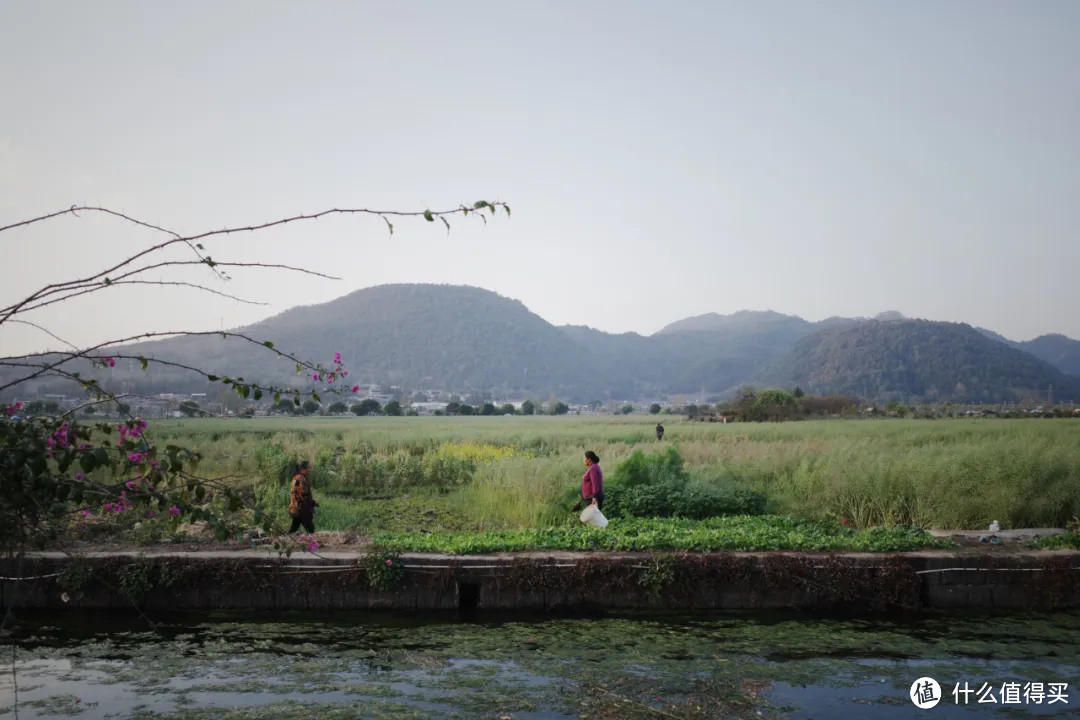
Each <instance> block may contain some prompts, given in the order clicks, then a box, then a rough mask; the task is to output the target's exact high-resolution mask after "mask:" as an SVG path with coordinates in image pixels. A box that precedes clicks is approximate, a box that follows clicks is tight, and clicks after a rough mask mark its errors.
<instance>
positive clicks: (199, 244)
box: [195, 243, 203, 250]
mask: <svg viewBox="0 0 1080 720" xmlns="http://www.w3.org/2000/svg"><path fill="white" fill-rule="evenodd" d="M195 248H196V249H197V250H202V249H203V245H202V243H195Z"/></svg>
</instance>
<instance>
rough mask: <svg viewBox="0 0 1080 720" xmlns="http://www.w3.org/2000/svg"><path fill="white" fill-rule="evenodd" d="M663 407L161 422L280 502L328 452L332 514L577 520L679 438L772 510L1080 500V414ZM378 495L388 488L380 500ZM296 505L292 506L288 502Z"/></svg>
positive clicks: (1048, 521)
mask: <svg viewBox="0 0 1080 720" xmlns="http://www.w3.org/2000/svg"><path fill="white" fill-rule="evenodd" d="M655 421H656V419H655V418H641V417H625V418H623V417H619V418H611V417H573V416H570V417H556V418H551V417H532V418H530V417H489V418H469V417H456V418H374V417H372V418H306V419H295V418H288V419H286V418H281V419H276V418H274V419H253V420H181V421H166V422H159V423H155V432H156V434H157V437H159V438H160V439H162V440H165V441H167V442H170V443H176V444H180V445H185V446H188V447H193V448H196V449H198V450H200V451H201V452H202V453H203V455H204V461H203V464H202V469H203V471H204V472H206V473H207V474H231V475H234V476H236V477H237V479H236V480H235V482H236V483H238V484H240V485H242V486H244V487H245V488H249V489H251V490H252V491H255V490H256V488H261V490H260V492H261V493H262V495H263V496H264V497H265V498H267V499H268V500H271V502H270V503H269V505H268V506H271V507H281V506H282V505H283V503H281V502H280V500H279V497H280V496H279V493H280V492H281V490H280V487H281V484H282V483H283V482H284V481H285V477H286V476H287V474H288V466H289V463H290V462H292V461H294V460H296V459H299V458H309V459H312V460H313V461H314V463H315V467H316V470H315V474H314V475H313V479H314V486H315V492H316V495H317V497H318V498H319V502H320V509H319V513H320V514H319V519H318V523H319V526H320V527H322V528H324V529H358V530H360V531H363V532H381V531H393V530H402V529H412V528H416V529H428V530H457V529H468V530H504V529H505V530H511V529H520V528H530V527H541V526H551V525H556V526H558V525H562V524H570V523H572V522H573V519H572V516H571V515H570V514H569V513H568V512H567V502H566V498H568V497H569V496H570V495H571V494H572V488H573V487H574V486H575V485H576V484H577V482H578V478H580V475H581V472H582V466H581V454H582V452H583V451H584V450H586V449H592V450H595V451H596V452H597V453H599V455H600V456H601V458H602V465H603V467H604V469H605V472H606V473H607V474H608V475H609V476H611V475H612V473H614V472H615V471H616V470H617V468H618V466H619V464H620V463H621V462H622V461H624V460H626V459H627V458H628V457H629V456H630V455H631V454H632V453H633V452H634V451H635V450H638V449H640V450H643V451H645V452H646V453H653V452H658V451H661V450H664V449H666V448H668V447H670V446H675V447H677V449H678V452H679V454H680V455H681V457H682V458H683V459H684V460H685V466H686V470H687V471H688V473H689V475H690V477H691V482H692V483H694V484H695V485H696V486H705V487H707V486H715V487H721V488H738V489H749V490H754V491H759V492H761V493H763V494H764V495H765V497H766V499H767V508H766V509H767V511H768V512H769V513H772V514H782V515H793V516H798V517H801V518H805V519H810V520H815V521H823V522H824V521H829V522H836V521H839V520H840V519H841V518H847V519H848V520H849V521H850V522H851V523H852V524H853V525H854V526H855V527H857V528H865V527H871V526H875V525H897V524H915V525H919V526H923V527H930V528H982V527H985V526H986V525H987V524H988V523H989V522H990V521H991V520H998V521H1000V523H1001V525H1002V527H1005V528H1009V527H1021V526H1061V525H1063V524H1065V523H1067V522H1068V521H1069V520H1071V519H1072V518H1073V517H1074V516H1076V515H1078V514H1080V423H1077V422H1070V421H1037V420H942V421H925V420H880V421H815V422H799V423H784V424H736V425H720V424H702V423H690V422H686V421H681V420H675V419H667V420H666V421H665V425H666V427H667V434H666V435H665V438H664V441H663V442H662V443H661V442H657V441H656V439H655V435H654V434H653V432H652V426H653V424H654V423H655ZM374 498H379V499H374ZM282 512H283V511H282Z"/></svg>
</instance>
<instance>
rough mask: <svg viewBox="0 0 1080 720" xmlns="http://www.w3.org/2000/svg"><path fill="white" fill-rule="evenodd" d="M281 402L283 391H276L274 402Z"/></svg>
mask: <svg viewBox="0 0 1080 720" xmlns="http://www.w3.org/2000/svg"><path fill="white" fill-rule="evenodd" d="M279 402H281V393H279V392H276V393H274V404H275V405H277V404H278V403H279Z"/></svg>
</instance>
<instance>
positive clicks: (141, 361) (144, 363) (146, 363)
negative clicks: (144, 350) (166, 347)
mask: <svg viewBox="0 0 1080 720" xmlns="http://www.w3.org/2000/svg"><path fill="white" fill-rule="evenodd" d="M139 364H140V365H142V369H143V370H145V369H146V368H147V367H148V366H149V365H150V361H149V360H147V359H146V358H144V357H140V358H139Z"/></svg>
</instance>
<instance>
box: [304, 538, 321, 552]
mask: <svg viewBox="0 0 1080 720" xmlns="http://www.w3.org/2000/svg"><path fill="white" fill-rule="evenodd" d="M318 549H319V543H317V542H316V541H314V540H312V541H311V542H310V543H309V544H308V546H307V551H308V552H315V551H316V550H318Z"/></svg>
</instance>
